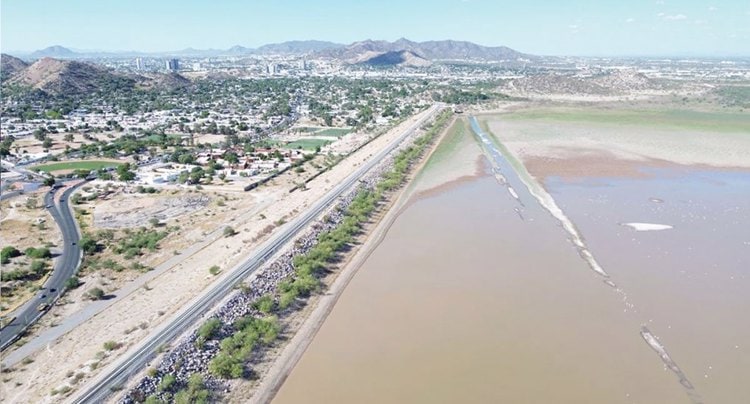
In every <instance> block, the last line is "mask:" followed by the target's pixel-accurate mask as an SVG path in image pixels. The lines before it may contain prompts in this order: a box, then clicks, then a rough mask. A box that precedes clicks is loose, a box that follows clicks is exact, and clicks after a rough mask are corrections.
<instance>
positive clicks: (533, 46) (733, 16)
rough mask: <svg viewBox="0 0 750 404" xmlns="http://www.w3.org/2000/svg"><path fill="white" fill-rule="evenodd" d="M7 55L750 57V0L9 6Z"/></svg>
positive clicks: (3, 17)
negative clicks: (472, 46) (415, 52)
mask: <svg viewBox="0 0 750 404" xmlns="http://www.w3.org/2000/svg"><path fill="white" fill-rule="evenodd" d="M0 23H1V24H0V27H1V28H0V34H1V36H0V38H1V39H0V47H1V48H2V52H4V53H11V54H13V53H24V54H28V53H31V52H33V51H35V50H38V49H43V48H46V47H48V46H51V45H62V46H65V47H67V48H70V49H73V50H87V51H90V50H97V51H143V52H160V51H175V50H180V49H185V48H196V49H227V48H230V47H232V46H235V45H241V46H244V47H251V48H253V47H258V46H261V45H264V44H268V43H276V42H284V41H288V40H306V39H317V40H324V41H332V42H337V43H351V42H354V41H360V40H365V39H368V38H369V39H384V40H390V41H393V40H396V39H398V38H400V37H406V38H409V39H411V40H414V41H426V40H439V39H455V40H466V41H472V42H475V43H478V44H482V45H487V46H501V45H502V46H508V47H511V48H513V49H517V50H519V51H521V52H525V53H531V54H538V55H577V56H707V57H712V56H750V2H748V1H746V0H744V1H730V0H724V1H705V0H686V1H675V0H645V1H644V0H639V1H636V2H630V1H620V2H613V1H600V2H593V1H585V0H574V1H566V2H549V1H542V0H529V1H524V2H517V1H512V2H511V1H491V0H432V1H424V0H417V1H407V2H404V1H395V0H381V1H377V2H376V1H361V2H352V1H342V0H324V1H315V2H306V1H301V0H288V1H274V2H271V1H267V2H256V1H252V2H239V1H228V0H218V1H210V2H209V1H175V0H165V1H158V2H154V1H145V0H132V1H119V2H110V1H104V2H103V1H92V0H74V1H64V2H63V1H60V2H50V1H40V0H23V1H20V0H5V1H3V2H2V3H1V5H0Z"/></svg>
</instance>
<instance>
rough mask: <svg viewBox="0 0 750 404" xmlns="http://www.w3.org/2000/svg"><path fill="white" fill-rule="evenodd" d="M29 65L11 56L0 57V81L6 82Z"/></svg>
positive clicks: (3, 55) (2, 55)
mask: <svg viewBox="0 0 750 404" xmlns="http://www.w3.org/2000/svg"><path fill="white" fill-rule="evenodd" d="M28 65H29V64H28V63H26V62H24V61H23V60H21V59H19V58H17V57H13V56H11V55H6V54H4V53H3V54H1V55H0V80H2V81H5V80H6V79H9V78H10V77H11V76H13V75H14V74H16V73H17V72H19V71H21V70H23V69H25V68H26V67H27V66H28Z"/></svg>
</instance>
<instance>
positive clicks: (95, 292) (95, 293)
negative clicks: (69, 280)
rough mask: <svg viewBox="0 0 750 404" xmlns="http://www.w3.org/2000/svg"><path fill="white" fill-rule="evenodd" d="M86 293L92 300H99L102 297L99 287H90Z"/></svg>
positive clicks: (102, 293)
mask: <svg viewBox="0 0 750 404" xmlns="http://www.w3.org/2000/svg"><path fill="white" fill-rule="evenodd" d="M87 293H88V295H89V297H91V298H92V299H93V300H99V299H101V298H103V297H104V291H103V290H102V289H101V288H91V289H89V291H88V292H87Z"/></svg>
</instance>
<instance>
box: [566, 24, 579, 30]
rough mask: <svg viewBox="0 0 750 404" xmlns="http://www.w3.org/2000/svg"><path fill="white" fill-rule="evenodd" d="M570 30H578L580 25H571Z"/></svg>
mask: <svg viewBox="0 0 750 404" xmlns="http://www.w3.org/2000/svg"><path fill="white" fill-rule="evenodd" d="M568 28H570V29H578V25H575V24H570V25H568Z"/></svg>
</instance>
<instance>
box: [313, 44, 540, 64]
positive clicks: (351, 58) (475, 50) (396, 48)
mask: <svg viewBox="0 0 750 404" xmlns="http://www.w3.org/2000/svg"><path fill="white" fill-rule="evenodd" d="M400 51H409V52H411V53H413V54H415V55H417V56H419V57H420V58H423V59H427V60H481V61H499V62H501V61H516V60H519V59H534V58H535V57H534V56H532V55H526V54H523V53H521V52H517V51H515V50H513V49H510V48H508V47H505V46H495V47H488V46H481V45H477V44H475V43H471V42H465V41H452V40H446V41H427V42H413V41H410V40H408V39H405V38H401V39H399V40H397V41H395V42H388V41H373V40H366V41H360V42H354V43H352V44H351V45H348V46H345V47H341V48H332V49H325V50H322V51H319V52H317V55H318V56H321V57H328V58H333V59H339V60H342V61H345V62H348V63H354V62H356V61H357V60H359V59H361V58H362V56H363V55H367V54H368V53H369V54H373V53H378V54H384V53H386V52H400Z"/></svg>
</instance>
